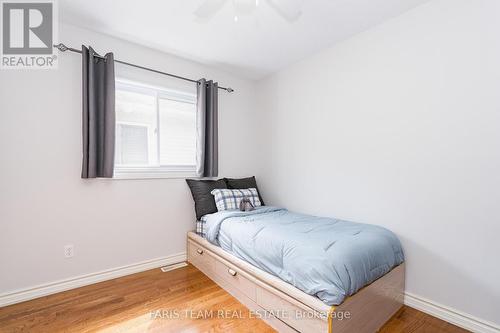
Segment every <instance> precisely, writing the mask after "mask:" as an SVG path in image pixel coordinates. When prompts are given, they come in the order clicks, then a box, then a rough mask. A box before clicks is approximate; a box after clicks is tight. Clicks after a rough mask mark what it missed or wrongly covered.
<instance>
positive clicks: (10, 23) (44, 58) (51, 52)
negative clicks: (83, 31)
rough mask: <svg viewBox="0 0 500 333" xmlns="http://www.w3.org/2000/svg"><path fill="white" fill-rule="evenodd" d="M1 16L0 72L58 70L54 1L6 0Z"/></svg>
mask: <svg viewBox="0 0 500 333" xmlns="http://www.w3.org/2000/svg"><path fill="white" fill-rule="evenodd" d="M1 12H2V14H1V17H2V24H1V26H2V34H1V37H2V48H1V68H3V69H26V68H33V69H36V68H56V67H57V55H56V52H57V51H56V50H55V49H54V48H53V47H52V45H53V44H54V40H55V37H56V36H55V33H56V31H57V29H56V25H57V18H56V10H55V2H54V0H46V1H34V2H21V1H14V0H10V1H9V0H3V1H1Z"/></svg>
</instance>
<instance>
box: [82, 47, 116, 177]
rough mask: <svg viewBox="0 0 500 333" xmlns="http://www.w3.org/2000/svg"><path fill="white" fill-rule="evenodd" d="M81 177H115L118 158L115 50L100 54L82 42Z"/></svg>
mask: <svg viewBox="0 0 500 333" xmlns="http://www.w3.org/2000/svg"><path fill="white" fill-rule="evenodd" d="M82 87H83V96H82V97H83V112H82V139H83V162H82V178H112V177H113V169H114V159H115V68H114V58H113V53H107V54H106V55H105V56H104V57H102V56H99V55H98V54H97V53H96V52H95V51H94V50H93V49H92V48H91V47H89V48H87V47H85V46H83V45H82Z"/></svg>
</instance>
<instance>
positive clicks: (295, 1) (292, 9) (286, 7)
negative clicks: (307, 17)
mask: <svg viewBox="0 0 500 333" xmlns="http://www.w3.org/2000/svg"><path fill="white" fill-rule="evenodd" d="M267 3H268V4H269V6H271V7H272V8H273V9H274V10H275V11H276V12H277V13H278V14H279V15H281V16H282V17H283V18H284V19H285V20H287V21H288V22H295V21H297V20H298V19H299V17H300V15H302V10H301V7H302V3H303V0H267Z"/></svg>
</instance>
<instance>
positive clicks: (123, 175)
mask: <svg viewBox="0 0 500 333" xmlns="http://www.w3.org/2000/svg"><path fill="white" fill-rule="evenodd" d="M185 178H198V176H197V175H196V173H195V171H194V169H174V168H115V172H114V175H113V179H117V180H120V179H185Z"/></svg>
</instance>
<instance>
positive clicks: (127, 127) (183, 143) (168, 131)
mask: <svg viewBox="0 0 500 333" xmlns="http://www.w3.org/2000/svg"><path fill="white" fill-rule="evenodd" d="M116 126H117V127H116V146H115V150H116V156H115V177H116V178H155V177H175V176H194V173H195V170H196V95H195V94H194V93H190V92H179V91H174V90H169V89H165V88H158V87H152V86H147V85H143V84H139V83H134V82H130V81H124V80H117V83H116Z"/></svg>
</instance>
